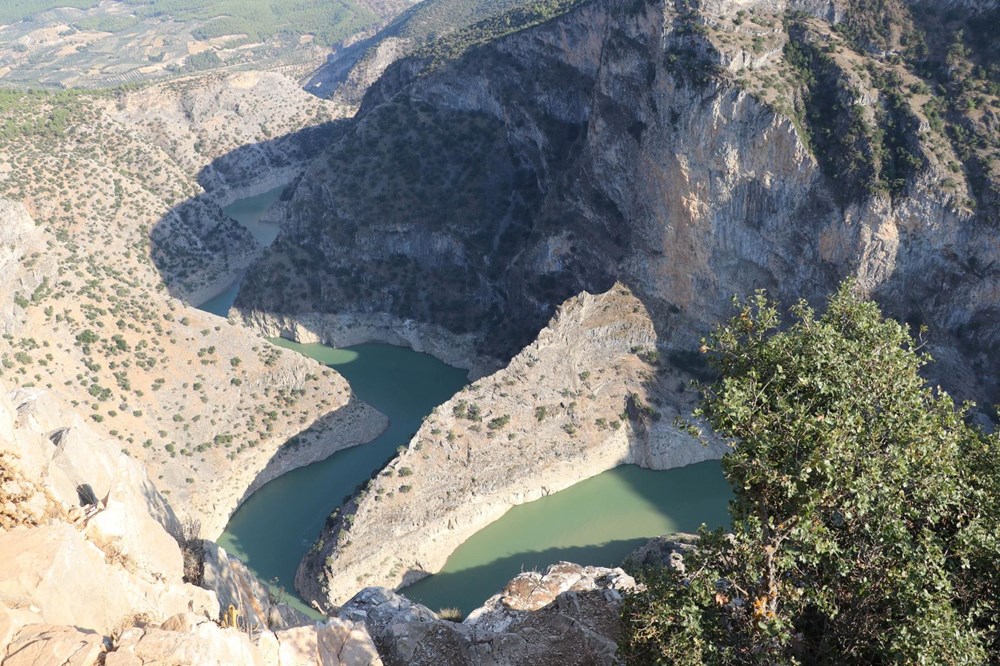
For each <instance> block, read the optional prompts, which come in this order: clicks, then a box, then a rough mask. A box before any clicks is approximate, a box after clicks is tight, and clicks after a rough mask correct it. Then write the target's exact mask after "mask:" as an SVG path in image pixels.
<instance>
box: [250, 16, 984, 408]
mask: <svg viewBox="0 0 1000 666" xmlns="http://www.w3.org/2000/svg"><path fill="white" fill-rule="evenodd" d="M860 6H861V5H860V4H858V3H850V2H828V1H823V2H820V1H815V2H779V1H777V0H770V1H767V2H764V1H760V2H739V3H735V2H702V3H694V2H691V3H687V2H679V3H674V2H670V3H666V4H664V3H630V4H627V5H626V4H622V3H614V2H591V3H584V4H582V5H579V6H577V7H576V8H575V9H573V10H572V11H570V12H569V13H567V14H565V15H563V16H561V17H559V18H556V19H553V20H551V21H549V22H547V23H544V24H543V25H540V26H537V27H535V28H532V29H528V30H523V31H520V32H516V33H514V34H511V35H508V36H505V37H502V38H500V39H497V40H495V41H492V42H489V43H487V44H485V45H482V46H478V47H473V48H471V49H469V50H467V51H465V52H463V53H462V55H460V56H459V57H456V58H454V59H453V60H450V61H447V62H444V63H441V62H438V61H434V60H433V59H432V58H411V59H407V60H404V61H401V62H399V63H397V64H395V65H393V66H392V67H390V68H389V69H388V70H387V72H386V74H385V75H384V76H383V77H382V78H381V79H380V80H379V81H378V82H377V83H376V84H375V85H374V86H373V87H372V88H371V90H370V91H369V92H368V94H367V96H366V99H365V103H364V104H363V105H362V108H361V111H360V112H359V114H358V117H357V119H356V120H355V122H354V125H353V127H352V128H351V129H350V130H349V131H347V132H346V133H345V135H344V136H343V137H342V138H340V139H339V140H338V141H336V142H334V143H333V144H331V145H330V146H329V147H328V148H327V150H326V154H325V155H324V156H323V157H321V158H320V159H319V160H317V162H316V163H315V164H314V165H313V166H312V167H311V168H310V170H309V171H308V172H307V174H306V175H305V177H303V178H302V179H301V180H300V181H299V182H298V185H297V188H296V190H295V193H294V195H293V197H292V201H291V203H290V205H289V207H288V211H287V221H286V226H287V229H286V233H285V234H283V236H282V237H281V238H280V239H279V241H278V243H277V245H276V246H275V247H274V249H273V251H272V252H270V253H269V254H268V256H267V257H266V258H265V259H264V260H263V261H262V262H261V263H259V264H258V265H257V266H256V267H255V268H254V270H253V271H252V275H251V279H250V280H249V281H248V282H247V284H246V286H245V288H244V289H243V291H242V293H241V295H240V300H239V301H238V304H239V305H240V307H242V308H243V309H244V310H245V311H255V310H258V311H264V312H268V313H272V314H274V313H278V314H287V315H290V316H292V317H295V316H301V315H306V314H309V315H312V314H314V313H335V314H338V315H342V314H352V313H383V312H389V313H392V314H394V315H396V316H398V317H399V318H400V319H409V320H414V321H417V322H425V323H433V324H437V325H440V326H443V327H444V328H445V329H447V330H449V331H452V332H454V333H456V334H466V333H473V334H475V335H477V336H478V337H479V339H480V341H481V342H480V350H481V351H484V352H488V353H492V354H493V355H495V356H497V357H500V358H502V359H507V358H510V357H511V356H512V355H513V354H514V353H516V352H517V351H519V350H520V349H521V348H522V347H523V346H524V345H525V344H527V343H528V342H530V340H531V339H533V338H534V335H535V333H536V332H537V331H538V330H539V329H540V328H541V327H542V326H543V325H544V323H545V321H546V320H547V319H548V318H549V317H550V316H551V314H552V312H553V311H554V309H555V307H556V306H557V305H558V304H560V303H561V302H562V301H563V300H565V299H566V298H568V297H570V296H572V295H574V294H576V293H579V292H580V291H583V290H588V291H590V292H592V293H596V292H601V291H605V290H606V289H608V288H609V287H610V285H611V284H612V283H613V282H614V281H615V279H619V280H621V281H623V282H625V283H626V284H627V285H628V286H629V287H630V288H631V289H632V290H633V291H634V292H635V294H636V295H637V296H638V297H639V298H640V299H641V300H642V301H643V302H644V303H645V304H646V305H647V307H648V309H649V310H650V312H651V313H652V315H653V320H654V322H655V325H656V326H657V328H658V329H659V330H661V331H662V332H664V333H665V334H666V335H668V336H670V337H671V338H673V339H677V340H681V339H683V340H685V341H686V342H687V343H691V342H692V341H693V340H695V339H696V337H697V336H698V335H700V334H701V333H702V332H704V330H706V327H707V326H708V325H710V323H711V322H714V321H716V320H717V319H718V317H719V315H720V314H722V313H723V312H725V310H726V308H727V304H728V299H729V297H730V296H732V295H733V294H734V293H746V292H747V291H749V290H752V289H753V288H757V287H761V288H768V289H770V290H771V291H772V292H773V293H774V294H775V295H776V296H778V297H779V298H782V299H784V300H786V301H787V300H790V299H792V298H794V297H797V296H800V295H801V296H804V297H806V298H809V299H812V298H816V297H818V296H819V295H820V294H822V293H825V292H826V291H828V290H829V288H830V286H831V285H832V284H835V283H836V282H837V281H838V280H839V279H840V278H843V277H845V276H849V275H850V276H854V277H856V279H857V280H858V282H859V284H860V286H861V287H862V288H863V289H864V290H866V291H868V292H871V293H872V294H873V295H875V296H876V297H877V298H879V299H880V300H881V302H883V303H884V304H885V305H886V307H887V309H888V310H889V311H890V312H891V313H892V314H894V315H896V316H898V317H899V318H901V319H905V320H907V321H910V322H913V323H915V324H926V325H927V326H929V327H930V333H931V340H932V341H933V344H934V345H935V346H936V348H937V349H938V351H939V355H940V356H942V357H943V358H942V360H944V361H945V363H944V364H943V367H947V368H948V369H947V370H946V371H945V373H946V374H947V375H952V376H954V375H955V374H956V373H957V374H959V375H961V377H962V380H961V381H960V382H953V383H955V384H960V386H956V387H955V388H956V389H957V391H956V392H957V393H959V394H961V395H967V396H971V395H979V396H981V397H985V396H987V395H989V394H991V393H992V394H995V388H996V387H995V386H994V385H993V383H994V380H993V379H990V378H991V377H995V376H996V375H997V373H996V372H995V371H996V367H995V363H996V361H995V359H990V358H988V357H987V356H988V355H987V354H985V351H986V350H988V349H990V348H991V346H992V344H993V343H994V342H995V341H996V338H997V335H998V331H997V330H996V329H995V327H994V326H991V325H989V324H988V323H987V322H988V321H989V320H990V319H991V317H990V314H991V313H992V312H993V308H994V307H995V306H996V302H995V298H994V297H992V296H990V295H989V294H991V293H993V287H992V286H990V285H994V284H995V282H996V274H995V270H994V267H995V264H994V260H995V256H994V254H993V253H994V250H993V249H992V248H993V247H994V246H995V240H996V230H995V224H994V222H995V220H996V211H997V207H996V198H995V190H996V184H995V181H996V179H995V177H994V176H995V174H994V171H993V170H994V169H995V167H996V160H995V157H994V151H995V150H996V146H995V145H994V144H995V136H996V132H995V127H996V125H995V123H996V107H995V104H996V95H995V94H994V92H993V87H992V85H993V84H991V83H990V79H989V78H988V77H989V76H992V75H984V74H982V72H980V73H979V74H976V73H975V72H978V71H980V70H979V69H976V68H977V67H979V66H980V65H985V66H988V65H989V61H990V58H992V57H993V55H994V54H993V53H992V51H991V49H992V48H993V47H992V46H991V45H990V43H989V40H988V39H985V37H983V34H982V28H981V27H979V28H976V26H977V25H982V24H985V23H988V21H989V20H990V17H993V16H995V12H996V7H995V5H993V4H990V3H987V4H986V5H978V4H968V3H966V4H963V5H962V7H963V9H962V10H953V11H952V12H951V13H950V14H948V15H947V16H945V15H943V13H942V15H940V16H939V15H938V10H937V9H936V8H935V6H934V5H931V4H924V3H918V2H915V3H913V4H912V5H910V4H906V3H902V2H894V3H893V2H887V3H885V6H886V8H887V9H886V13H887V16H888V17H889V19H891V20H895V21H898V22H899V23H900V25H901V26H903V27H901V28H900V30H903V28H905V29H906V30H908V31H909V32H908V33H906V34H907V35H908V37H907V39H906V40H904V41H907V42H908V43H912V42H914V41H916V40H917V39H918V38H920V39H921V40H922V43H923V44H924V47H923V49H922V51H921V53H923V54H924V60H923V61H920V63H917V64H911V60H909V59H904V58H903V56H901V55H900V54H899V53H895V52H893V51H892V50H891V49H892V48H894V46H896V45H897V44H896V43H895V42H893V43H888V42H884V43H882V45H881V47H882V48H883V51H878V52H876V51H875V49H876V47H877V45H875V44H872V43H871V42H872V41H873V40H872V39H871V38H870V35H869V33H868V32H866V26H867V24H866V23H865V21H864V20H863V19H869V18H870V16H869V15H868V14H864V13H863V12H862V11H861V10H860V9H859V7H860ZM976 7H980V8H981V9H982V10H983V11H987V12H989V15H988V16H981V17H979V18H977V16H979V15H976V14H974V13H972V12H973V11H974V8H976ZM890 9H891V10H892V12H890V11H889V10H890ZM893 12H895V13H893ZM956 16H957V18H956ZM893 17H895V18H893ZM935 18H937V19H938V23H939V24H940V25H939V26H938V27H939V29H937V30H932V27H931V25H930V24H931V22H932V21H933V20H934V19H935ZM889 19H887V20H889ZM959 27H965V28H967V29H968V31H967V35H968V36H967V37H966V38H965V39H966V42H963V43H962V44H960V45H959V46H957V47H954V48H951V49H950V50H949V49H948V47H947V45H945V46H942V45H941V43H942V42H948V40H949V39H952V41H953V39H954V37H955V34H957V32H947V31H948V30H953V31H957V29H958V28H959ZM834 28H836V29H834ZM960 39H961V38H960ZM890 41H891V40H890ZM897 41H898V40H897ZM885 49H889V50H885ZM940 49H944V51H945V52H943V53H942V52H939V51H940ZM949 54H950V55H949ZM907 57H909V56H907ZM912 57H913V58H914V60H913V63H916V60H915V58H917V56H915V55H914V56H912ZM949 58H951V60H949ZM947 63H951V65H948V64H947ZM918 65H919V67H918ZM937 65H939V66H940V67H939V68H938V69H933V68H934V67H935V66H937ZM948 67H950V68H951V69H946V68H948ZM963 67H965V70H962V68H963ZM932 69H933V72H934V73H933V76H931V75H930V74H929V73H928V72H930V70H932ZM962 71H964V72H965V73H964V74H963V73H962ZM949 72H951V73H949ZM938 76H944V77H948V76H951V77H952V79H954V80H957V81H958V83H957V84H956V85H958V87H960V88H962V87H964V88H967V89H972V90H974V91H975V92H974V93H972V94H973V96H974V97H976V100H978V101H972V102H969V100H968V99H967V98H966V97H964V96H963V95H965V93H963V92H960V91H959V90H952V89H951V88H948V85H944V84H943V85H942V86H941V87H939V88H938V89H937V90H938V91H940V90H943V89H947V90H948V92H947V94H937V91H936V90H935V89H933V88H931V87H930V86H929V85H928V81H930V82H936V79H935V78H934V77H938ZM983 76H986V78H985V79H984V78H982V77H983ZM977 77H978V78H977ZM952 79H948V81H946V82H945V83H946V84H948V83H949V82H951V81H952ZM963 81H964V83H962V82H963ZM980 98H981V99H980ZM969 103H971V104H973V105H974V106H975V107H976V109H975V110H973V111H967V112H966V111H963V109H962V106H963V105H966V106H967V105H968V104H969ZM959 127H962V128H964V129H963V130H959V129H957V128H959ZM959 135H968V136H969V137H971V138H970V139H968V140H965V141H964V142H963V140H961V139H960V138H958V137H959ZM362 185H364V186H363V187H362ZM291 267H294V269H293V270H289V268H291ZM941 284H948V285H949V289H948V290H947V291H946V292H943V291H942V290H941V289H940V288H939V285H941ZM980 382H985V383H986V385H980Z"/></svg>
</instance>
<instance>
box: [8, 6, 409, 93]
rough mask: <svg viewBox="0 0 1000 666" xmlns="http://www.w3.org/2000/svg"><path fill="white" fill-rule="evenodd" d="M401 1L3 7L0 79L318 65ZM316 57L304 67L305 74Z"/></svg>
mask: <svg viewBox="0 0 1000 666" xmlns="http://www.w3.org/2000/svg"><path fill="white" fill-rule="evenodd" d="M409 4H410V3H409V2H407V0H330V1H328V0H301V1H298V2H294V3H290V2H283V1H281V0H267V1H265V2H244V1H243V0H119V1H118V2H99V1H98V0H28V1H27V2H21V3H16V4H15V3H4V5H5V6H3V7H0V84H2V83H4V82H6V83H8V84H20V85H44V86H58V87H87V88H92V87H106V86H113V85H119V84H122V83H142V82H146V81H150V80H154V79H157V78H162V77H164V76H168V75H177V74H184V73H187V72H192V71H197V70H201V69H213V68H217V67H221V66H231V65H241V64H244V63H253V64H254V65H255V66H256V67H260V66H261V65H264V66H268V65H271V66H279V65H289V64H293V65H294V64H298V65H302V64H303V63H307V62H309V61H310V60H316V61H318V59H319V58H321V57H322V53H323V48H327V47H329V46H331V45H333V44H337V43H340V42H341V41H342V40H345V39H347V38H348V37H351V36H352V35H355V34H357V33H359V32H361V31H363V30H366V29H375V28H376V27H377V26H378V25H380V24H383V23H384V22H385V21H387V20H389V19H391V18H392V17H394V16H396V15H397V14H399V12H401V11H403V10H404V9H405V8H406V7H408V6H409ZM312 67H315V63H313V64H312V65H310V66H306V67H304V71H308V70H309V69H311V68H312Z"/></svg>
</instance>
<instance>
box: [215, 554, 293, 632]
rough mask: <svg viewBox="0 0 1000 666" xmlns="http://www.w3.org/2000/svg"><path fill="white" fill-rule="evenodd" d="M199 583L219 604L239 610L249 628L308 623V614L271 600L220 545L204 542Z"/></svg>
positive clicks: (261, 584)
mask: <svg viewBox="0 0 1000 666" xmlns="http://www.w3.org/2000/svg"><path fill="white" fill-rule="evenodd" d="M203 547H204V563H203V564H204V566H203V573H202V580H201V584H202V586H203V587H205V588H206V589H208V590H212V591H213V592H215V594H216V596H217V597H218V598H219V607H220V608H222V609H226V608H228V607H229V606H230V605H231V606H232V607H233V608H235V609H237V610H238V611H240V614H241V616H242V617H243V618H244V620H245V621H246V622H248V623H249V624H250V626H251V627H256V628H258V629H262V628H268V629H271V630H276V629H288V628H291V627H296V626H300V625H305V624H309V623H310V619H309V617H308V616H306V615H304V614H302V613H300V612H299V611H297V610H295V609H294V608H292V607H290V606H288V605H287V604H283V603H272V601H271V595H270V591H269V590H268V588H267V586H266V585H264V584H263V583H262V582H261V581H260V580H258V579H257V577H256V576H254V575H253V573H252V572H251V571H250V570H249V569H248V568H247V566H246V565H245V564H243V563H242V562H241V561H239V560H238V559H236V558H235V557H229V555H228V554H227V553H226V551H225V549H224V548H221V547H220V546H217V545H216V544H214V543H212V542H210V541H206V542H204V546H203Z"/></svg>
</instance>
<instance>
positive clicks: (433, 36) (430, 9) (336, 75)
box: [306, 0, 578, 105]
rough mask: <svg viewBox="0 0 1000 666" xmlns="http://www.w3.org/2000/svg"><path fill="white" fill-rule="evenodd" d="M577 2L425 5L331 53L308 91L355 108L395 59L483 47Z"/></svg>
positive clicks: (465, 0) (436, 0) (453, 0)
mask: <svg viewBox="0 0 1000 666" xmlns="http://www.w3.org/2000/svg"><path fill="white" fill-rule="evenodd" d="M577 1H578V0H424V2H421V3H419V4H417V5H415V6H413V7H412V8H410V9H409V10H408V11H406V12H404V13H402V14H401V15H399V16H398V17H397V18H396V19H395V20H393V21H392V22H391V23H389V25H387V26H386V27H385V28H383V29H382V30H380V31H379V32H378V33H376V34H375V35H373V36H372V37H370V38H368V39H364V40H362V41H359V42H356V43H354V44H352V45H350V46H349V47H347V48H344V49H341V50H339V51H337V52H336V53H334V54H332V55H331V56H330V57H329V58H328V59H327V62H326V64H325V65H323V67H321V68H320V69H319V70H317V71H316V73H315V74H314V75H313V77H312V79H310V81H309V82H308V83H307V84H306V89H307V90H308V91H309V92H311V93H313V94H314V95H318V96H319V97H323V98H324V99H326V98H329V99H334V100H336V101H339V102H342V103H345V104H352V105H356V104H358V103H359V102H360V101H361V98H362V96H363V95H364V93H365V91H366V90H367V89H368V87H369V86H370V85H371V84H372V83H374V82H375V80H376V79H378V77H379V76H381V75H382V73H383V72H384V71H385V70H386V68H387V67H388V66H389V65H391V64H392V63H393V62H395V61H396V60H398V59H399V58H402V57H404V56H409V55H414V54H422V55H432V54H434V53H438V52H440V51H441V50H447V49H452V50H454V49H455V47H457V46H458V45H461V44H468V43H479V42H486V41H489V40H490V39H495V38H496V37H498V36H500V35H501V34H505V33H507V32H511V31H513V30H516V29H520V28H524V27H527V26H528V25H530V24H532V23H533V22H536V21H537V20H538V19H541V18H551V17H552V16H555V15H557V14H559V13H562V12H563V11H565V10H566V9H567V8H568V7H570V6H572V5H574V4H576V3H577ZM532 18H534V19H535V21H532V20H530V19H532Z"/></svg>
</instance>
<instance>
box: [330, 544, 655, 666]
mask: <svg viewBox="0 0 1000 666" xmlns="http://www.w3.org/2000/svg"><path fill="white" fill-rule="evenodd" d="M634 589H636V584H635V581H634V580H633V579H632V578H631V577H630V576H628V575H627V574H625V572H623V571H622V570H621V569H605V568H601V567H582V566H580V565H576V564H569V563H566V562H561V563H559V564H555V565H553V566H551V567H549V569H548V570H547V571H546V572H545V573H544V574H539V573H525V574H521V575H520V576H518V577H517V578H515V579H514V580H512V581H511V582H510V583H508V585H507V587H506V588H505V589H504V591H503V592H502V593H500V594H498V595H496V596H494V597H492V598H490V599H489V600H488V601H487V602H486V604H485V605H484V606H482V607H481V608H479V609H476V610H474V611H473V612H472V613H471V614H470V615H469V617H468V619H466V620H465V622H463V623H461V624H456V623H454V622H449V621H447V620H441V619H439V618H438V617H437V616H436V615H435V614H434V613H432V612H431V611H430V610H428V609H427V608H425V607H424V606H421V605H419V604H414V603H412V602H410V601H408V600H407V599H406V598H405V597H402V596H400V595H398V594H394V593H392V592H390V591H388V590H385V589H384V588H367V589H365V590H362V591H361V592H359V593H358V594H357V595H356V596H355V597H354V598H353V599H351V600H350V601H349V602H348V603H347V604H346V605H345V606H344V607H343V609H342V610H341V612H340V616H341V617H344V618H348V619H351V620H358V621H363V622H364V623H365V624H366V625H367V628H368V631H369V632H370V633H371V635H372V637H373V638H374V640H375V643H376V645H378V646H379V648H380V649H381V651H382V655H383V659H384V660H385V663H386V664H387V666H397V665H398V666H403V665H406V666H416V665H426V666H431V665H434V666H437V665H439V664H448V665H449V666H452V665H454V666H458V665H462V664H468V665H470V666H471V665H476V666H487V665H489V666H515V665H520V664H536V665H539V666H541V665H549V664H551V665H552V666H556V665H559V666H570V665H573V664H580V665H581V666H582V665H583V664H602V665H604V664H607V665H608V666H610V665H611V664H615V663H618V659H617V644H616V639H617V637H618V635H619V632H620V626H619V620H618V613H619V609H620V606H621V602H622V599H623V594H624V593H626V592H627V591H629V590H634Z"/></svg>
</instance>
